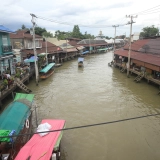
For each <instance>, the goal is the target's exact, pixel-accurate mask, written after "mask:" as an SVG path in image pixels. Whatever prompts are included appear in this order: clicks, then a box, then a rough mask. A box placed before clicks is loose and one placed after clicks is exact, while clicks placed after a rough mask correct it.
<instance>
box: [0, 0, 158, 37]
mask: <svg viewBox="0 0 160 160" xmlns="http://www.w3.org/2000/svg"><path fill="white" fill-rule="evenodd" d="M158 5H160V1H158V0H149V1H146V0H145V1H144V0H143V1H142V0H121V1H120V0H110V1H107V0H4V1H1V7H0V24H2V25H4V26H5V27H7V28H9V29H11V30H13V31H15V30H17V29H19V28H21V26H22V24H24V25H25V26H26V27H28V28H30V27H32V23H31V16H30V13H33V14H35V15H37V16H39V17H44V18H46V19H50V20H54V21H61V22H67V23H69V24H71V25H63V24H58V23H54V22H50V21H46V20H42V19H39V18H37V19H36V23H37V25H38V26H39V27H42V28H46V30H47V31H51V32H53V33H54V31H56V30H60V31H72V29H73V25H74V24H75V25H79V27H80V31H81V32H82V33H83V34H84V32H85V31H87V33H90V34H93V35H95V36H96V35H98V34H99V31H100V30H101V31H102V33H103V34H104V35H105V36H109V37H114V28H113V27H106V28H92V27H81V25H108V26H112V25H118V24H119V25H120V24H126V23H127V22H128V21H129V20H130V19H129V18H126V15H129V14H134V13H137V12H141V11H144V10H147V9H149V8H153V7H155V6H158ZM159 8H160V7H159ZM156 9H157V8H155V12H157V13H154V14H147V15H139V16H138V18H135V19H134V21H135V22H136V23H134V24H133V31H132V33H134V32H141V30H142V28H143V27H146V26H151V25H155V26H156V27H159V28H160V12H158V11H160V9H159V10H156ZM129 31H130V26H129V25H125V26H120V27H118V28H117V35H122V34H126V36H128V35H129Z"/></svg>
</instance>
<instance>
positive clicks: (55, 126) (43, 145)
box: [15, 119, 65, 160]
mask: <svg viewBox="0 0 160 160" xmlns="http://www.w3.org/2000/svg"><path fill="white" fill-rule="evenodd" d="M43 123H48V124H50V125H51V126H52V128H51V130H59V129H63V128H64V125H65V120H53V119H45V120H42V122H41V124H43ZM60 133H61V132H60V131H58V132H49V133H48V134H47V135H45V136H43V137H41V136H40V135H39V134H34V135H33V137H32V138H31V139H30V140H29V141H28V142H27V143H26V144H25V145H24V146H23V147H22V149H21V150H20V152H19V153H18V155H17V156H16V158H15V160H22V159H27V158H28V157H30V160H35V159H41V160H50V157H51V155H52V151H53V149H54V147H55V145H56V142H57V140H58V138H59V136H60Z"/></svg>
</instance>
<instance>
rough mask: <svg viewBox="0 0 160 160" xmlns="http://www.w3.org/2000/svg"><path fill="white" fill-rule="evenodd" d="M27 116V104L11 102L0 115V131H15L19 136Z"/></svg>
mask: <svg viewBox="0 0 160 160" xmlns="http://www.w3.org/2000/svg"><path fill="white" fill-rule="evenodd" d="M29 115H30V107H29V106H28V105H27V104H25V103H23V102H20V101H14V102H12V103H11V104H9V106H8V107H7V108H6V109H5V110H4V111H3V113H2V114H1V115H0V130H10V131H12V130H15V132H16V134H19V132H20V131H21V130H22V129H23V126H24V124H25V120H26V119H27V118H28V117H29Z"/></svg>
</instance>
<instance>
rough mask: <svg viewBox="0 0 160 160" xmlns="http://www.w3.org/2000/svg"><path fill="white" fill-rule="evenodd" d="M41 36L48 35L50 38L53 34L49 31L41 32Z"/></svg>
mask: <svg viewBox="0 0 160 160" xmlns="http://www.w3.org/2000/svg"><path fill="white" fill-rule="evenodd" d="M42 36H44V37H50V38H53V34H52V33H51V32H47V31H46V32H43V33H42Z"/></svg>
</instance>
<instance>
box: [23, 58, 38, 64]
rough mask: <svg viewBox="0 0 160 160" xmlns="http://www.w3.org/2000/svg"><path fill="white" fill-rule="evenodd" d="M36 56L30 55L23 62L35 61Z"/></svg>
mask: <svg viewBox="0 0 160 160" xmlns="http://www.w3.org/2000/svg"><path fill="white" fill-rule="evenodd" d="M37 59H38V57H35V56H32V57H30V58H29V59H25V60H24V62H25V63H30V62H35V61H37Z"/></svg>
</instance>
